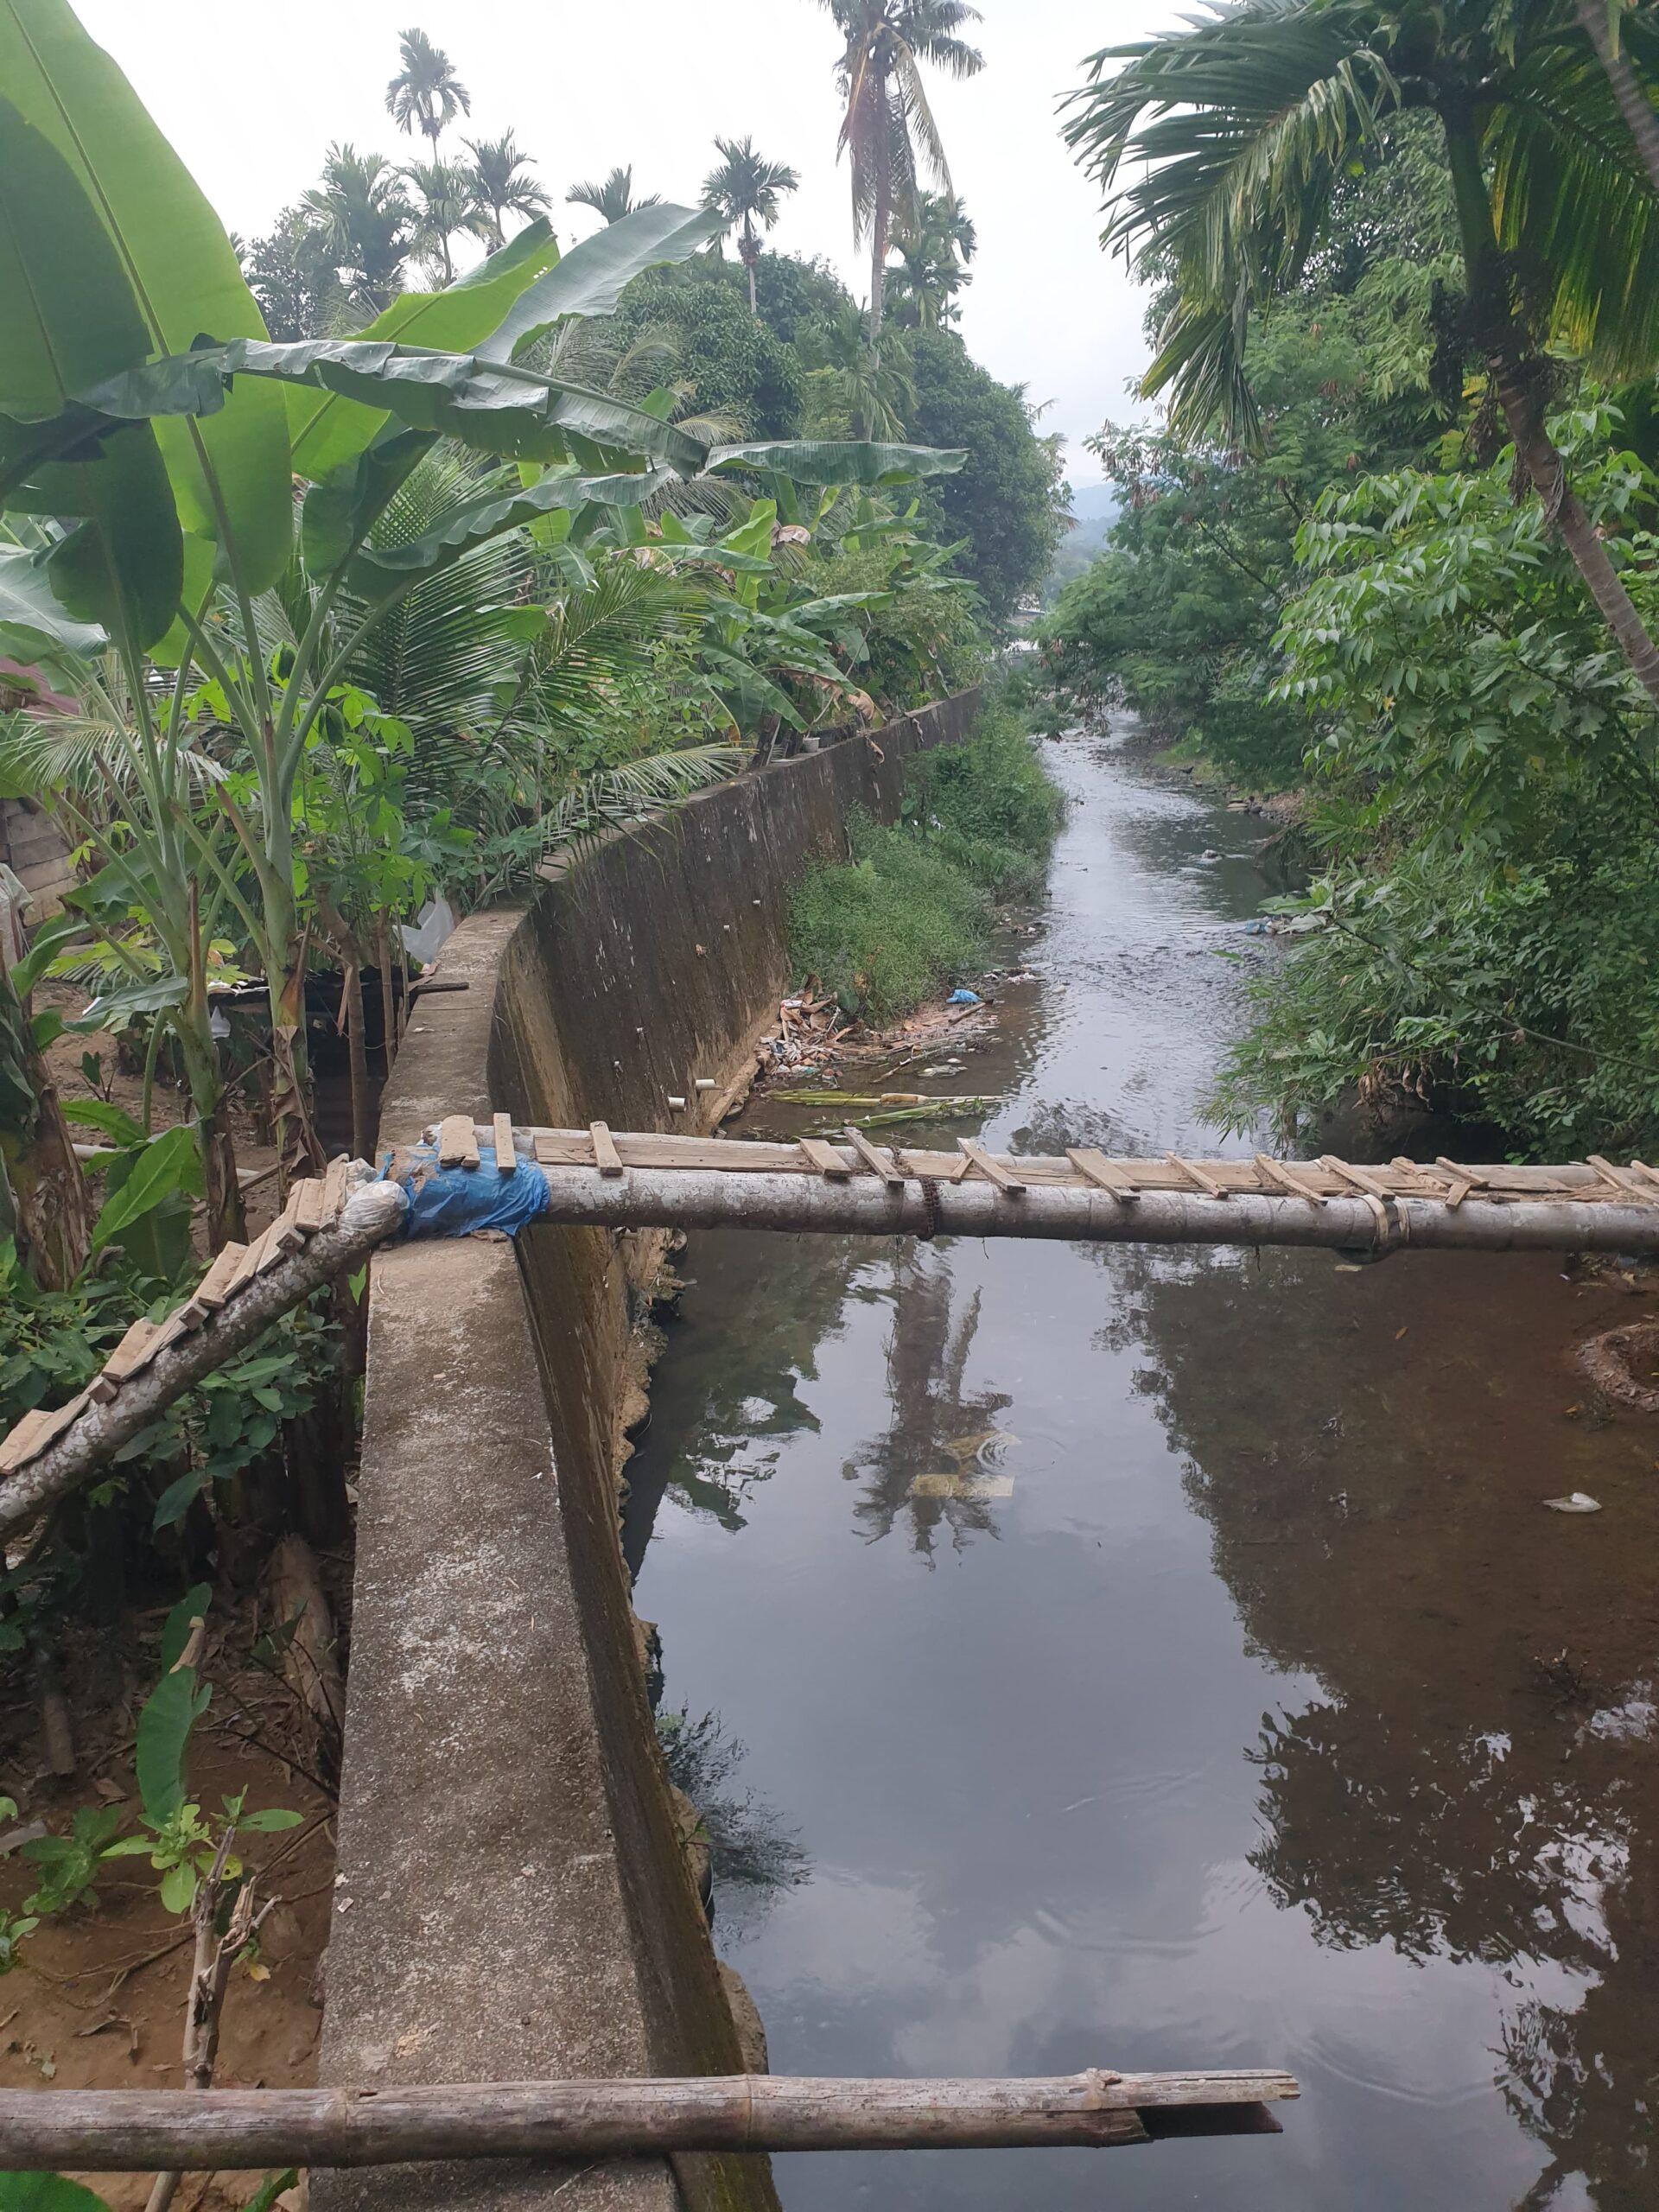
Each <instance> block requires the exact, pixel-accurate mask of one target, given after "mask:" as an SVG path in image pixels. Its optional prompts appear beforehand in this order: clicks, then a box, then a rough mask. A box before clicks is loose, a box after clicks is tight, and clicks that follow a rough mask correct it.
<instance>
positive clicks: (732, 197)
mask: <svg viewBox="0 0 1659 2212" xmlns="http://www.w3.org/2000/svg"><path fill="white" fill-rule="evenodd" d="M715 147H716V149H718V151H719V153H720V156H721V161H720V167H719V168H715V169H710V170H709V174H708V175H707V176H706V177H704V179H703V181H702V204H703V206H704V207H717V208H718V209H719V210H720V212H721V214H722V215H723V216H724V217H725V219H726V221H727V224H728V226H733V227H735V226H737V225H739V224H741V226H742V228H741V230H739V231H738V234H737V250H738V252H739V253H740V254H741V257H742V260H743V266H744V267H745V268H746V269H747V270H748V272H749V313H750V314H751V315H759V314H760V302H759V301H758V300H757V299H756V297H755V289H754V272H755V270H756V268H757V267H758V266H759V264H760V231H757V230H756V229H755V227H754V226H755V225H756V223H757V222H758V223H759V224H760V229H761V230H766V231H769V230H771V229H772V228H773V226H775V225H776V223H777V220H778V218H779V215H781V214H782V213H783V212H784V194H785V193H786V192H793V191H795V190H797V189H798V187H799V184H800V181H801V180H800V177H799V175H798V174H797V172H796V171H795V170H793V169H791V168H785V166H784V164H783V163H782V162H768V161H766V160H763V159H762V157H761V156H760V155H759V154H757V153H756V152H755V150H754V141H753V138H743V139H734V138H716V139H715Z"/></svg>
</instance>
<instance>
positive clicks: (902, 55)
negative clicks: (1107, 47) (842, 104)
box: [823, 0, 985, 352]
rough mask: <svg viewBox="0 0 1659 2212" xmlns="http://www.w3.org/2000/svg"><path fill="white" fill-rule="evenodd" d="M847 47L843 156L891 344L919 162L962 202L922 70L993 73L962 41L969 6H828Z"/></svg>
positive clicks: (872, 2) (873, 307) (874, 318)
mask: <svg viewBox="0 0 1659 2212" xmlns="http://www.w3.org/2000/svg"><path fill="white" fill-rule="evenodd" d="M823 5H824V6H825V7H826V8H828V10H829V13H830V15H831V16H833V17H834V18H835V22H836V29H837V30H839V31H840V33H841V34H842V38H843V39H844V40H845V41H846V44H845V47H844V48H843V50H842V57H841V60H840V61H839V62H838V63H837V64H836V73H837V76H838V78H839V79H840V84H841V90H842V98H843V99H845V101H846V108H845V111H844V112H843V114H842V120H841V142H840V143H841V150H842V152H843V153H845V154H846V155H847V156H848V161H849V167H850V169H851V172H852V186H853V236H854V238H855V239H858V238H868V240H869V242H870V343H871V345H872V346H874V347H875V348H876V349H877V351H878V352H879V351H880V345H881V319H882V308H883V299H884V291H885V287H886V283H887V248H888V245H889V243H890V241H891V239H892V237H893V226H894V223H895V220H896V221H897V223H898V224H899V227H900V228H903V229H906V230H914V229H915V228H916V226H917V221H918V213H919V210H918V196H917V181H916V174H917V167H918V158H919V162H920V164H921V166H922V167H923V168H925V169H927V170H928V171H929V172H930V173H931V175H932V177H933V179H934V181H935V182H936V183H937V184H938V187H939V189H940V190H941V191H942V192H944V194H946V195H947V196H948V197H954V196H955V188H954V187H953V186H952V184H951V182H950V163H949V162H947V161H946V159H945V154H944V140H943V139H942V138H941V137H940V136H939V127H938V124H937V123H936V122H935V121H934V118H933V111H932V109H931V106H930V105H928V99H927V87H926V86H925V83H924V82H923V79H922V65H923V64H924V63H925V62H931V63H932V65H933V66H934V67H935V68H938V69H943V70H944V72H945V73H946V74H947V75H948V76H951V77H973V76H976V75H977V74H978V73H979V72H980V71H981V70H982V68H983V67H985V57H984V55H983V54H981V53H980V52H979V50H978V48H976V47H972V46H969V44H968V43H967V41H966V40H965V39H963V38H962V37H961V36H959V35H958V34H959V33H960V32H961V31H962V30H963V28H964V26H965V25H967V24H968V23H970V22H978V21H979V10H977V9H976V8H970V7H969V6H968V5H966V0H823Z"/></svg>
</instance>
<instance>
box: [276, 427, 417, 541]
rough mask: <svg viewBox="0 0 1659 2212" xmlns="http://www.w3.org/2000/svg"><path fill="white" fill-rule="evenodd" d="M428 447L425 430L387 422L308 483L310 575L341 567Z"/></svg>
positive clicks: (305, 519)
mask: <svg viewBox="0 0 1659 2212" xmlns="http://www.w3.org/2000/svg"><path fill="white" fill-rule="evenodd" d="M353 404H355V403H353ZM365 411H366V410H365ZM432 445H433V439H432V435H431V433H430V432H429V431H427V430H405V429H401V428H398V427H397V426H395V425H391V424H389V425H388V426H387V427H386V428H385V429H382V430H380V431H378V432H377V433H376V435H375V436H374V437H373V438H372V439H371V441H370V442H369V443H368V445H366V446H365V448H364V449H363V451H362V452H361V453H360V454H357V456H356V457H355V458H354V459H353V460H351V461H342V462H341V463H340V466H339V467H336V468H333V469H331V470H330V471H329V473H328V474H327V476H325V477H324V478H323V479H322V480H321V482H320V483H314V484H313V485H312V486H311V488H310V490H309V491H308V493H306V495H305V507H304V512H303V516H302V521H301V524H300V545H301V550H302V552H303V554H304V556H305V565H306V567H307V569H308V570H309V572H310V573H311V575H314V576H327V575H333V574H334V570H335V569H340V568H343V567H344V566H345V564H346V562H347V561H348V560H349V559H350V558H351V556H352V555H353V552H354V551H355V550H356V549H357V548H358V546H359V545H360V544H361V543H362V542H363V540H364V538H365V537H366V536H367V535H368V532H369V531H370V530H371V529H372V526H373V524H374V522H375V520H376V518H377V517H378V516H379V515H381V514H383V513H384V512H385V509H386V506H387V504H388V502H389V501H390V500H391V499H393V498H394V497H395V496H396V494H397V492H398V490H399V488H400V487H401V486H403V485H404V482H405V481H406V480H408V478H409V477H410V475H411V474H413V472H414V470H415V468H416V466H417V465H418V464H419V462H420V461H421V460H422V458H423V455H425V454H428V453H429V452H430V451H431V449H432Z"/></svg>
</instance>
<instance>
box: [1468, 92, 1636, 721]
mask: <svg viewBox="0 0 1659 2212" xmlns="http://www.w3.org/2000/svg"><path fill="white" fill-rule="evenodd" d="M1442 121H1443V122H1444V124H1445V127H1446V152H1447V155H1448V157H1449V159H1450V163H1451V169H1452V190H1453V193H1454V194H1455V196H1456V200H1457V209H1458V227H1459V234H1460V236H1461V239H1462V245H1463V258H1464V266H1465V272H1466V275H1467V279H1468V287H1469V299H1470V304H1471V308H1472V310H1473V314H1474V320H1475V333H1476V339H1477V342H1478V345H1479V346H1480V349H1481V351H1482V353H1484V355H1485V356H1486V363H1487V368H1488V371H1489V372H1490V374H1491V378H1492V384H1493V387H1494V389H1495V390H1496V391H1497V401H1498V404H1499V406H1500V407H1501V408H1502V409H1503V419H1504V421H1505V422H1506V423H1508V425H1509V429H1510V437H1511V438H1512V439H1513V440H1514V442H1515V450H1516V454H1517V455H1518V457H1519V459H1520V461H1521V465H1522V467H1523V468H1525V470H1526V472H1527V474H1528V476H1529V478H1530V479H1531V480H1532V484H1533V487H1534V489H1535V491H1536V493H1538V496H1539V498H1540V499H1541V500H1542V501H1543V504H1544V514H1545V518H1546V519H1547V521H1548V523H1549V524H1550V527H1551V528H1552V529H1554V530H1555V531H1559V532H1560V538H1561V542H1562V543H1563V544H1564V545H1565V546H1566V547H1567V551H1568V552H1569V553H1570V554H1571V555H1572V556H1573V562H1574V563H1575V564H1576V566H1577V568H1578V571H1579V574H1580V575H1581V576H1582V577H1583V579H1584V582H1585V585H1586V588H1587V589H1588V591H1589V594H1590V596H1591V597H1592V599H1593V600H1594V601H1595V602H1596V605H1597V607H1599V609H1600V611H1601V613H1602V616H1603V619H1604V620H1605V622H1606V624H1607V626H1608V628H1609V629H1610V630H1611V632H1612V633H1613V635H1614V637H1615V638H1617V639H1618V644H1619V647H1620V650H1621V651H1622V652H1623V653H1624V658H1625V659H1626V660H1627V661H1628V662H1629V663H1630V666H1631V668H1632V669H1633V670H1634V671H1635V672H1636V675H1637V677H1638V678H1639V679H1640V681H1641V683H1642V684H1643V688H1644V689H1645V690H1646V691H1647V693H1648V696H1649V698H1650V699H1652V701H1653V702H1654V704H1655V706H1656V707H1659V646H1656V645H1655V644H1654V641H1653V639H1651V638H1650V637H1649V635H1648V632H1647V629H1646V627H1645V626H1644V625H1643V620H1642V617H1641V616H1640V615H1639V614H1638V613H1637V610H1636V606H1635V603H1634V602H1633V601H1632V600H1631V598H1630V594H1629V593H1628V592H1627V591H1626V590H1625V588H1624V585H1623V583H1622V582H1620V581H1619V575H1618V569H1616V568H1615V567H1614V566H1613V563H1612V561H1611V557H1610V556H1609V554H1608V551H1607V549H1606V547H1605V545H1604V544H1603V543H1602V542H1601V539H1600V538H1599V537H1598V536H1597V534H1596V528H1595V524H1593V523H1592V521H1591V519H1590V518H1589V516H1588V515H1587V514H1586V512H1585V509H1584V503H1583V501H1582V500H1581V499H1579V497H1578V495H1577V494H1576V493H1574V491H1573V487H1572V486H1571V485H1570V484H1569V483H1568V482H1567V461H1566V457H1565V455H1564V454H1562V453H1561V451H1560V448H1559V447H1558V446H1557V445H1556V444H1555V443H1554V441H1553V440H1552V439H1551V437H1550V435H1549V433H1548V429H1547V428H1546V427H1545V420H1544V412H1545V404H1546V398H1547V395H1548V389H1549V381H1548V378H1549V372H1548V365H1547V363H1546V362H1545V361H1544V359H1542V357H1541V355H1540V353H1539V352H1538V349H1537V347H1536V346H1534V345H1533V344H1532V343H1531V341H1530V340H1529V338H1528V337H1527V334H1526V332H1525V331H1524V330H1523V328H1522V325H1521V322H1520V321H1519V319H1518V318H1517V316H1516V310H1515V302H1514V296H1513V293H1512V290H1511V285H1510V272H1509V270H1507V269H1506V268H1505V266H1504V264H1503V257H1502V255H1501V254H1500V252H1499V251H1498V245H1497V230H1496V228H1495V226H1494V225H1493V222H1492V206H1491V199H1490V198H1489V197H1488V194H1487V191H1486V180H1485V176H1484V173H1483V170H1482V168H1481V158H1480V142H1479V139H1478V137H1477V136H1476V135H1475V132H1474V130H1473V129H1472V128H1471V124H1470V123H1469V120H1468V118H1465V117H1463V116H1460V115H1458V114H1456V113H1455V112H1454V113H1448V114H1445V115H1443V116H1442Z"/></svg>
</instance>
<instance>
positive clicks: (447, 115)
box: [386, 30, 473, 148]
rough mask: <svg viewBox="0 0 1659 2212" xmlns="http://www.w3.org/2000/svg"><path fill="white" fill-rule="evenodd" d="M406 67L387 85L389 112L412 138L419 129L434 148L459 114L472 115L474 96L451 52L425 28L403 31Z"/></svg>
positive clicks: (401, 48)
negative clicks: (459, 74)
mask: <svg viewBox="0 0 1659 2212" xmlns="http://www.w3.org/2000/svg"><path fill="white" fill-rule="evenodd" d="M397 50H398V52H399V53H400V54H402V55H403V58H404V66H403V67H402V68H401V69H400V70H399V71H398V72H397V75H396V76H395V77H394V78H393V79H392V80H391V83H390V84H389V85H388V86H386V112H387V114H388V115H389V116H391V118H392V120H393V122H395V123H396V124H397V128H398V129H399V130H402V131H404V132H405V133H406V134H407V135H408V136H409V137H414V135H415V133H416V130H418V131H419V132H420V133H421V135H422V137H425V138H429V139H430V140H431V141H432V144H433V146H434V148H435V147H436V145H437V143H438V141H439V139H440V138H441V137H442V136H443V133H444V132H445V131H446V130H448V127H449V125H450V124H452V123H453V122H454V119H455V118H456V117H457V116H458V115H470V114H471V113H472V111H473V96H472V94H471V93H470V92H468V91H467V87H466V86H465V85H463V84H462V83H461V79H460V78H459V77H457V76H456V74H455V71H454V64H453V62H451V60H450V59H449V57H448V54H446V53H445V52H444V51H443V48H442V47H439V46H434V45H433V43H432V41H431V40H430V39H429V38H428V36H427V35H426V33H425V32H424V31H422V30H407V31H404V32H403V33H402V34H401V35H400V36H399V38H398V41H397Z"/></svg>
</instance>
